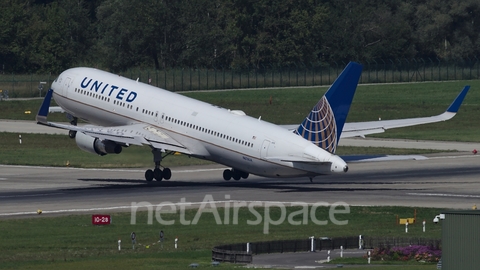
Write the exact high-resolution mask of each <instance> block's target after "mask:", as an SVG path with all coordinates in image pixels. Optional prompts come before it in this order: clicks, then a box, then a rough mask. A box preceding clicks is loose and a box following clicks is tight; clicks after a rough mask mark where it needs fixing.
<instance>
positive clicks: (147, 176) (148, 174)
mask: <svg viewBox="0 0 480 270" xmlns="http://www.w3.org/2000/svg"><path fill="white" fill-rule="evenodd" d="M145 180H147V182H152V180H153V171H152V170H150V169H148V170H147V171H146V172H145Z"/></svg>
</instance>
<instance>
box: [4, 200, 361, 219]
mask: <svg viewBox="0 0 480 270" xmlns="http://www.w3.org/2000/svg"><path fill="white" fill-rule="evenodd" d="M225 203H228V204H229V205H228V207H232V208H233V207H235V206H237V207H247V205H243V203H245V204H250V203H254V204H260V205H255V206H262V205H263V204H271V205H270V206H273V207H274V206H278V205H280V204H283V205H286V206H299V205H298V202H294V201H292V202H280V201H242V200H228V201H206V202H185V203H182V202H178V203H170V202H168V203H159V204H157V205H155V204H150V203H148V205H142V204H141V202H137V203H136V205H135V206H133V208H148V207H154V206H157V207H158V206H161V207H165V206H183V205H185V206H197V205H202V204H203V205H212V204H215V205H216V204H225ZM232 203H233V205H230V204H232ZM239 203H241V204H242V205H238V204H239ZM235 204H237V205H235ZM304 204H306V205H309V206H311V205H314V204H315V203H302V205H304ZM348 205H349V204H348ZM300 206H301V205H300ZM321 206H325V205H323V204H322V205H321ZM349 206H353V205H349ZM362 206H366V205H362ZM128 208H132V205H121V206H110V207H98V208H79V209H61V210H43V209H42V213H44V214H61V213H69V212H70V213H74V212H92V211H105V210H120V209H128ZM208 209H210V208H208ZM30 214H37V212H36V211H33V212H14V213H0V216H3V217H6V216H19V215H30Z"/></svg>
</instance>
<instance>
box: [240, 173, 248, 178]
mask: <svg viewBox="0 0 480 270" xmlns="http://www.w3.org/2000/svg"><path fill="white" fill-rule="evenodd" d="M240 175H241V176H242V178H243V179H247V178H248V175H249V174H248V173H247V172H240Z"/></svg>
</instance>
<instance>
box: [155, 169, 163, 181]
mask: <svg viewBox="0 0 480 270" xmlns="http://www.w3.org/2000/svg"><path fill="white" fill-rule="evenodd" d="M153 177H154V178H155V180H157V181H162V179H163V177H162V170H160V169H159V168H155V170H153Z"/></svg>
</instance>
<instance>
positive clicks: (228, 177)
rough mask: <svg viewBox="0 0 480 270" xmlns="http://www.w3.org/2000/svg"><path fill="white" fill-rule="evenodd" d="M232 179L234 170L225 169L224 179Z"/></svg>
mask: <svg viewBox="0 0 480 270" xmlns="http://www.w3.org/2000/svg"><path fill="white" fill-rule="evenodd" d="M230 179H232V171H231V170H225V171H223V180H225V181H229V180H230Z"/></svg>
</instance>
